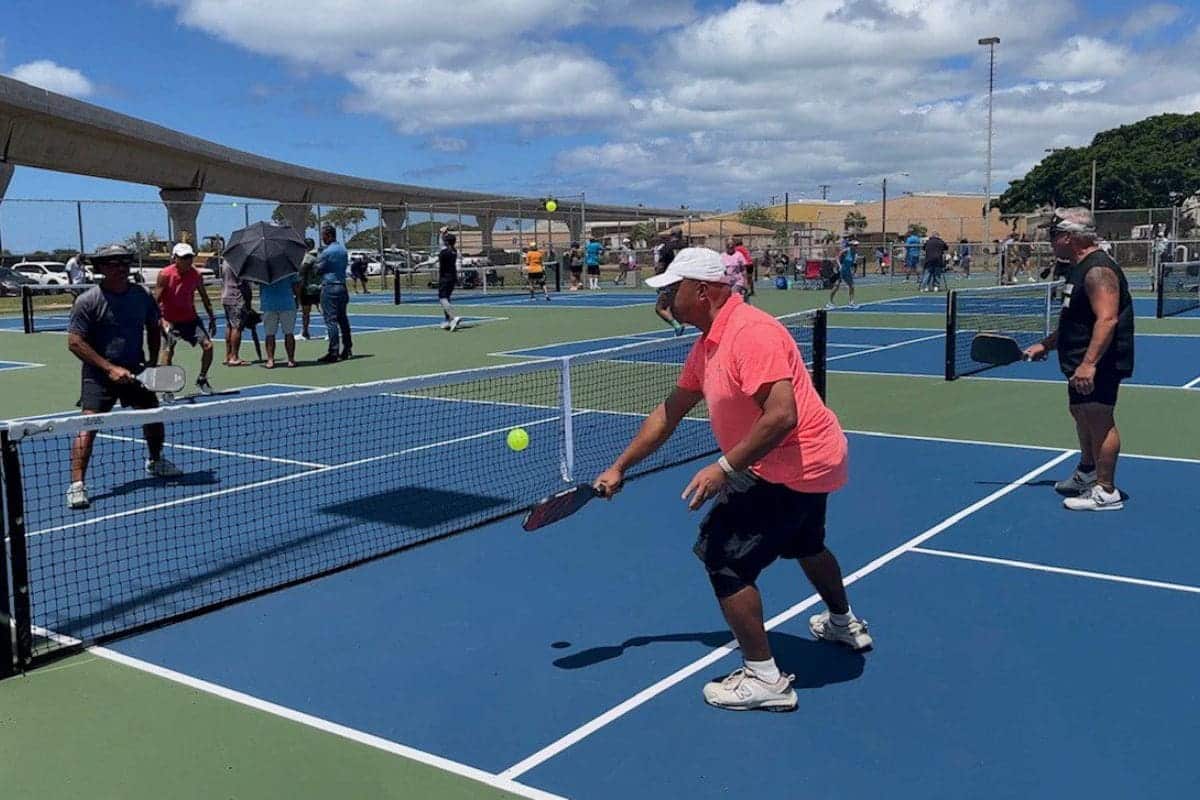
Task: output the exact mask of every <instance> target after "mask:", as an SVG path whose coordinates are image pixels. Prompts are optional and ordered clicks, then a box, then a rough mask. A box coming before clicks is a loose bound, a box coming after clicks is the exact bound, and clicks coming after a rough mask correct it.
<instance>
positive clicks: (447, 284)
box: [438, 275, 457, 300]
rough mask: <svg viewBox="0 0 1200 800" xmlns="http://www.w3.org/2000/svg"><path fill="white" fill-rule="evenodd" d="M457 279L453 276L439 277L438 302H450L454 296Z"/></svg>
mask: <svg viewBox="0 0 1200 800" xmlns="http://www.w3.org/2000/svg"><path fill="white" fill-rule="evenodd" d="M455 283H457V279H456V278H455V277H454V276H453V275H450V276H448V277H447V276H438V300H449V299H450V295H452V294H454V285H455Z"/></svg>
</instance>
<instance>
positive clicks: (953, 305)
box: [946, 290, 958, 381]
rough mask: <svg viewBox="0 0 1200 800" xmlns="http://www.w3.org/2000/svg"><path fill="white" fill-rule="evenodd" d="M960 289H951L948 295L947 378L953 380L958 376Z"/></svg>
mask: <svg viewBox="0 0 1200 800" xmlns="http://www.w3.org/2000/svg"><path fill="white" fill-rule="evenodd" d="M957 331H958V291H957V290H951V291H950V293H949V294H947V295H946V380H948V381H952V380H954V379H955V378H957V377H958V375H956V374H955V371H954V359H955V356H956V355H957V351H956V340H957V339H958V334H957Z"/></svg>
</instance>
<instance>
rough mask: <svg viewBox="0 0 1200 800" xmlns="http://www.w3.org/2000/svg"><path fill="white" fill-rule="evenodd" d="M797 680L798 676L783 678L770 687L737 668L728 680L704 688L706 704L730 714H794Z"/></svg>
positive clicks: (747, 671)
mask: <svg viewBox="0 0 1200 800" xmlns="http://www.w3.org/2000/svg"><path fill="white" fill-rule="evenodd" d="M795 679H796V676H795V675H784V674H780V676H779V680H777V681H775V682H774V683H767V682H766V681H764V680H763V679H762V678H760V677H758V676H757V675H755V674H754V673H753V672H750V671H749V670H747V669H746V668H745V667H738V668H737V669H735V670H734V671H733V672H731V673H729V675H728V676H726V677H725V678H723V679H721V680H719V681H713V682H711V683H708V684H705V686H704V702H706V703H708V704H709V705H710V706H715V707H716V708H724V709H727V710H729V711H794V710H795V709H796V690H795V689H793V688H792V681H794V680H795Z"/></svg>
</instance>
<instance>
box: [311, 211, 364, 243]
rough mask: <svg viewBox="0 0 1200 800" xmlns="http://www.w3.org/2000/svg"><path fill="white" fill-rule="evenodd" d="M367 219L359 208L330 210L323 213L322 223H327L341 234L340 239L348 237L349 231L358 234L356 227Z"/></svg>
mask: <svg viewBox="0 0 1200 800" xmlns="http://www.w3.org/2000/svg"><path fill="white" fill-rule="evenodd" d="M366 219H367V212H365V211H363V210H362V209H361V208H344V207H338V208H331V209H329V210H328V211H326V212H325V216H324V217H323V218H322V219H321V221H322V222H328V223H329V224H330V225H332V226H333V227H335V228H337V229H338V230H339V231H341V232H342V238H343V239H345V238H347V237H348V236H350V231H354V232H355V233H357V232H358V226H359V225H361V224H362V223H363V222H365V221H366Z"/></svg>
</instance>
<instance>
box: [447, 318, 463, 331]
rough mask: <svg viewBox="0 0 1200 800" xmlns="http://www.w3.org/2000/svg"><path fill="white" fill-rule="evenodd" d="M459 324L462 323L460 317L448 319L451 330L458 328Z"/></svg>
mask: <svg viewBox="0 0 1200 800" xmlns="http://www.w3.org/2000/svg"><path fill="white" fill-rule="evenodd" d="M461 324H462V317H455V318H454V319H452V320H450V330H452V331H456V330H458V326H459V325H461Z"/></svg>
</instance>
